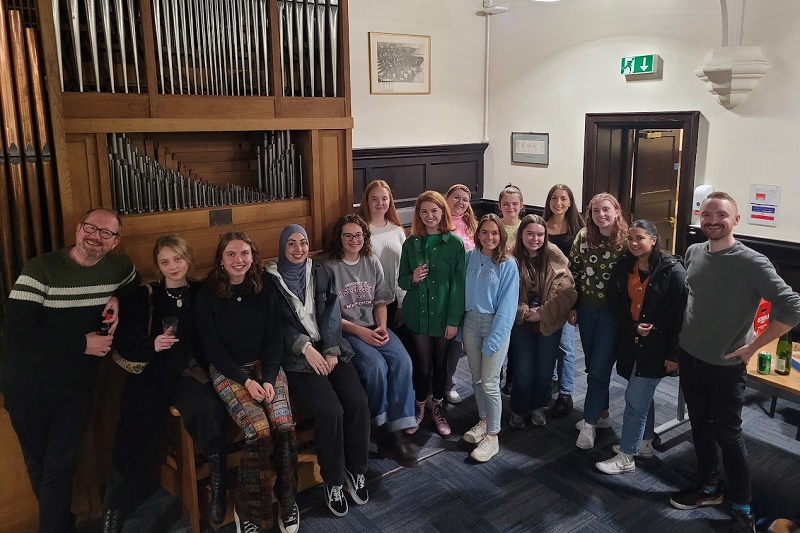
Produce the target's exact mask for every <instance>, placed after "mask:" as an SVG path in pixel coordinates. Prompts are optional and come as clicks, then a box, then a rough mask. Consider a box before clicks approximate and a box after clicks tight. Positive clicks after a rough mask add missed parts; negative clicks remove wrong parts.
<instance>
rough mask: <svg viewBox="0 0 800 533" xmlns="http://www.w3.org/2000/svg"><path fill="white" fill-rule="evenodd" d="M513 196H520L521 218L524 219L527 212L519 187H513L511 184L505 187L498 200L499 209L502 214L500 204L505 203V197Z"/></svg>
mask: <svg viewBox="0 0 800 533" xmlns="http://www.w3.org/2000/svg"><path fill="white" fill-rule="evenodd" d="M512 194H516V195H517V196H519V204H520V205H519V217H520V218H522V215H523V213H524V212H525V200H524V199H523V198H522V191H521V190H519V187H517V186H516V185H511V184H510V183H509V184H508V185H506V186H505V187H503V190H502V191H500V196H499V197H498V198H497V209H498V210H499V211H500V213H501V214H502V210H501V209H500V202H502V201H503V196H511V195H512Z"/></svg>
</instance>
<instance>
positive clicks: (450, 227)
mask: <svg viewBox="0 0 800 533" xmlns="http://www.w3.org/2000/svg"><path fill="white" fill-rule="evenodd" d="M424 202H431V203H434V204H436V207H438V208H439V209H441V210H442V220H441V221H440V222H439V231H440V232H442V233H450V232H451V231H455V230H456V226H455V224H453V215H451V214H450V206H448V205H447V202H446V201H445V199H444V196H442V194H441V193H439V192H436V191H425V192H424V193H422V194H420V195H419V196H417V203H416V204H415V205H414V218H413V219H412V220H411V235H413V236H414V237H424V236H425V235H427V234H428V230H427V229H426V228H425V224H423V223H422V218H421V217H420V216H419V210H420V208H421V207H422V204H423V203H424Z"/></svg>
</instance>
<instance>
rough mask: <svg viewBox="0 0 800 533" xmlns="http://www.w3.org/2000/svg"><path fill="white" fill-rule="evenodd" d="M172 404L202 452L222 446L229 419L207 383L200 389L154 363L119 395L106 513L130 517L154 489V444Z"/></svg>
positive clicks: (191, 380)
mask: <svg viewBox="0 0 800 533" xmlns="http://www.w3.org/2000/svg"><path fill="white" fill-rule="evenodd" d="M173 403H174V404H175V406H176V407H177V408H178V410H179V411H180V412H181V419H182V420H183V424H184V426H185V427H186V431H188V432H189V434H190V435H191V436H192V438H193V439H194V440H195V442H196V443H197V444H198V445H199V446H200V447H201V448H203V450H204V451H206V452H208V451H209V446H210V443H211V442H212V441H214V440H216V441H218V444H216V446H220V445H221V444H222V442H223V441H222V439H223V437H224V435H225V433H224V432H225V428H226V424H227V420H228V413H227V411H226V410H225V405H224V404H223V403H222V401H221V400H220V399H219V396H217V393H216V392H215V391H214V387H213V385H212V384H211V383H210V382H209V383H206V384H202V383H200V382H199V381H197V380H196V379H194V378H192V377H188V376H186V377H184V376H181V375H180V374H176V372H175V371H169V370H166V369H165V368H164V367H163V366H162V365H159V364H157V363H156V364H152V363H151V364H150V365H148V366H147V367H146V368H145V370H144V372H142V373H141V374H130V375H129V376H128V377H127V380H126V381H125V388H124V390H123V393H122V402H121V406H120V417H119V425H118V426H117V435H116V438H115V440H114V454H113V459H114V470H113V472H112V473H111V476H110V477H109V480H108V485H107V487H106V493H105V497H104V500H103V507H104V508H105V509H116V510H121V511H123V512H125V513H130V512H132V511H133V510H134V509H136V507H138V506H139V505H140V504H141V503H142V502H143V501H144V500H146V499H147V498H148V497H149V496H150V495H151V494H152V493H153V491H154V490H155V489H156V488H157V486H158V485H157V483H156V481H155V479H156V478H155V475H154V474H155V471H156V450H157V448H158V439H159V436H160V435H161V430H162V427H163V424H164V418H165V417H166V416H167V409H168V408H169V406H170V405H171V404H173ZM217 453H219V450H217Z"/></svg>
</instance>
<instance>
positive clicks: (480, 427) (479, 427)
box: [463, 421, 486, 444]
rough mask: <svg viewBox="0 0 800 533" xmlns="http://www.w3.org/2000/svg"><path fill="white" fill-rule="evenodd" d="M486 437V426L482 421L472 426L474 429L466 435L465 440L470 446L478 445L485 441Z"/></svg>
mask: <svg viewBox="0 0 800 533" xmlns="http://www.w3.org/2000/svg"><path fill="white" fill-rule="evenodd" d="M485 435H486V424H484V423H483V422H481V421H478V423H477V424H475V425H474V426H472V429H470V430H469V431H467V432H466V433H464V437H463V439H464V440H465V441H467V442H469V443H470V444H478V443H480V442H481V441H482V440H483V437H484V436H485Z"/></svg>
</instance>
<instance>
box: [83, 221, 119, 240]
mask: <svg viewBox="0 0 800 533" xmlns="http://www.w3.org/2000/svg"><path fill="white" fill-rule="evenodd" d="M81 228H83V231H85V232H86V233H88V234H89V235H94V234H95V233H98V232H99V233H100V237H102V238H103V239H105V240H109V239H113V238H114V237H118V236H119V233H114V232H113V231H111V230H110V229H105V228H98V227H97V226H95V225H94V224H90V223H89V222H81Z"/></svg>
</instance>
